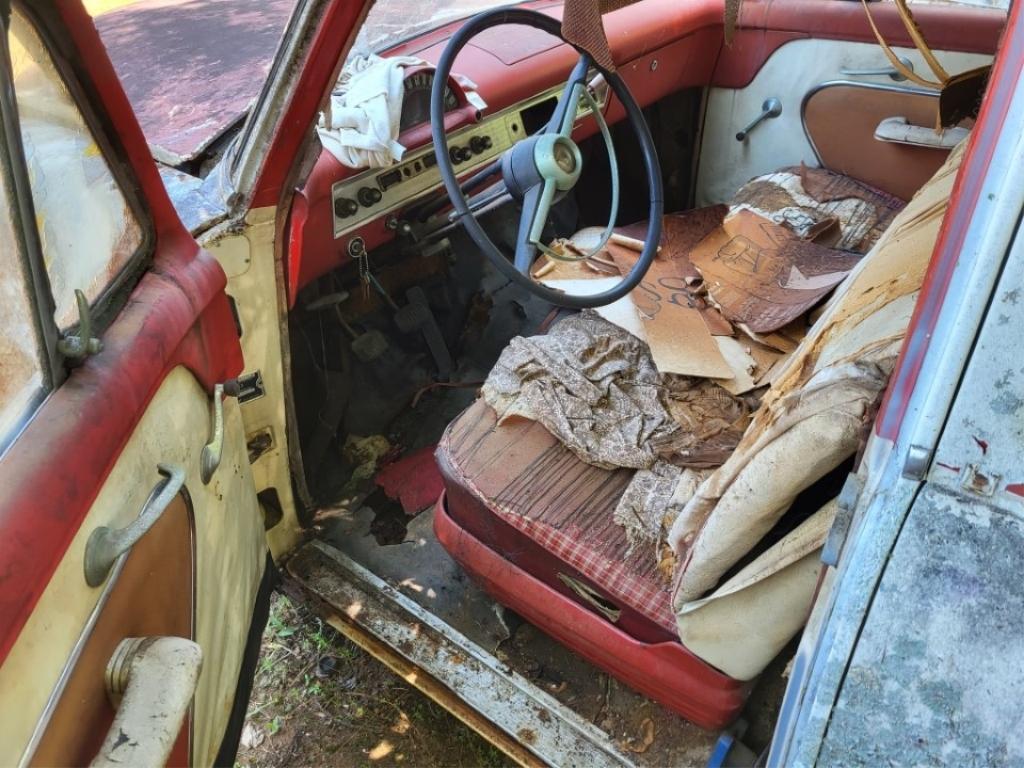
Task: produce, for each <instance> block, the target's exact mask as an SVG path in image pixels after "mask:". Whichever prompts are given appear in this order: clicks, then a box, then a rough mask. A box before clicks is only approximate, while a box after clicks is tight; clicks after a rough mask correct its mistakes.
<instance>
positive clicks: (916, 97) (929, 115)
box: [800, 80, 949, 200]
mask: <svg viewBox="0 0 1024 768" xmlns="http://www.w3.org/2000/svg"><path fill="white" fill-rule="evenodd" d="M938 99H939V94H938V92H937V91H931V90H924V89H919V88H907V87H899V86H890V85H881V84H875V83H856V82H850V81H846V80H834V81H831V82H826V83H822V84H821V85H819V86H818V87H816V88H814V89H812V90H811V91H809V92H808V93H807V95H806V96H805V97H804V101H803V104H802V105H801V110H800V111H801V121H802V123H803V128H804V133H805V134H806V135H807V140H808V141H809V142H810V144H811V148H812V149H813V150H814V153H815V155H816V156H817V158H818V162H819V163H820V164H821V166H822V167H823V168H828V169H829V170H830V171H835V172H836V173H842V174H845V175H847V176H852V177H853V178H855V179H857V180H859V181H863V182H864V183H865V184H870V185H871V186H873V187H876V188H878V189H880V190H882V191H883V192H888V193H889V194H891V195H895V196H896V197H898V198H900V199H902V200H909V199H910V198H911V197H913V195H914V193H915V192H916V191H917V190H918V189H920V188H921V186H922V185H924V183H925V182H926V181H928V179H930V178H931V177H932V176H933V175H934V174H935V172H936V171H937V170H938V169H939V168H940V167H941V166H942V164H943V163H944V162H945V160H946V158H947V157H948V156H949V150H948V149H943V148H933V147H923V146H910V145H907V144H897V143H892V142H885V141H879V140H878V139H876V138H875V130H876V129H877V128H878V125H879V123H881V122H882V121H883V120H885V119H887V118H890V117H903V118H906V119H907V121H908V122H909V123H910V124H911V125H922V126H931V125H934V123H935V115H936V114H937V110H938Z"/></svg>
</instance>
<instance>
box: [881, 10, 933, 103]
mask: <svg viewBox="0 0 1024 768" xmlns="http://www.w3.org/2000/svg"><path fill="white" fill-rule="evenodd" d="M861 4H862V5H863V6H864V13H866V14H867V17H868V24H870V25H871V31H872V32H874V33H875V39H876V40H877V41H878V45H879V46H880V47H881V48H882V52H883V53H884V54H885V57H886V58H887V59H888V60H889V63H890V64H892V66H893V69H895V70H896V71H897V72H899V73H900V74H901V75H903V77H905V78H906V79H907V80H909V81H910V82H912V83H917V84H918V85H923V86H924V87H925V88H942V85H943V83H942V82H935V81H932V80H926V79H925V78H923V77H921V76H920V75H918V74H917V73H916V72H914V70H912V69H910V67H907V66H905V65H904V64H903V62H902V61H900V57H899V56H897V55H896V53H895V52H894V51H893V49H892V48H890V47H889V44H888V43H887V42H885V38H883V37H882V33H881V32H879V31H878V27H877V26H876V25H875V20H874V18H873V17H872V16H871V9H870V8H869V7H868V2H867V0H861ZM911 36H913V33H911ZM919 50H920V49H919ZM929 53H930V51H929ZM922 55H923V54H922ZM933 58H934V57H933Z"/></svg>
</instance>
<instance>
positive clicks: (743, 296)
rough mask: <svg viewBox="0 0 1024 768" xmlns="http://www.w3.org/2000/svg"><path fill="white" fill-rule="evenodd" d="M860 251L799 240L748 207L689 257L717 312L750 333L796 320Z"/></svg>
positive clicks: (844, 272) (853, 262)
mask: <svg viewBox="0 0 1024 768" xmlns="http://www.w3.org/2000/svg"><path fill="white" fill-rule="evenodd" d="M859 259H860V255H858V254H849V253H842V252H837V251H834V250H832V249H830V248H825V247H823V246H820V245H817V244H815V243H811V242H807V241H805V240H801V239H799V238H798V237H797V236H796V235H794V234H793V233H792V232H791V231H790V230H788V229H786V228H784V227H781V226H779V225H777V224H774V223H772V222H771V221H769V220H767V219H765V218H763V217H761V216H758V215H757V214H755V213H752V212H750V211H746V210H744V211H739V212H737V213H735V214H733V215H732V216H730V217H728V218H727V219H726V220H725V221H724V222H723V223H722V225H721V226H720V227H719V228H718V229H716V230H715V231H714V232H712V233H711V234H710V235H708V236H707V237H706V238H704V240H702V241H701V242H700V244H699V245H697V246H696V247H695V248H694V249H693V250H692V251H691V253H690V261H691V262H692V263H693V265H694V266H695V267H696V268H697V269H698V270H700V273H701V274H702V275H703V277H704V281H705V285H706V286H707V289H708V293H709V295H710V296H711V298H712V300H713V301H714V303H715V304H717V305H718V307H719V308H720V309H721V310H722V313H723V314H724V315H725V316H726V317H727V318H728V319H730V320H732V321H733V322H736V323H742V324H744V325H746V326H747V327H748V328H750V330H752V331H753V332H755V333H768V332H770V331H774V330H777V329H779V328H782V327H783V326H785V325H787V324H788V323H790V322H792V321H793V320H795V319H796V318H797V317H799V316H800V315H802V314H803V313H804V312H806V311H807V310H808V309H810V308H811V307H812V306H814V305H815V304H816V303H818V302H819V301H820V300H821V299H822V298H824V296H825V294H827V293H828V292H829V291H830V290H831V289H832V288H833V287H835V286H836V285H838V284H839V283H840V282H841V281H842V280H843V278H844V277H846V275H847V273H848V272H849V271H850V270H851V269H852V268H853V267H854V265H856V263H857V261H859Z"/></svg>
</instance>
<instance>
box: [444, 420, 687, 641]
mask: <svg viewBox="0 0 1024 768" xmlns="http://www.w3.org/2000/svg"><path fill="white" fill-rule="evenodd" d="M438 454H439V460H440V463H441V466H442V469H444V470H445V474H446V475H447V476H448V477H447V481H448V482H449V483H451V482H456V483H458V485H459V486H460V487H461V488H462V489H463V490H465V491H466V492H468V493H469V494H471V495H472V497H473V498H474V499H475V500H476V501H477V502H478V504H477V506H478V507H479V508H481V509H486V510H487V511H489V512H490V514H493V515H495V516H497V517H498V518H500V519H501V520H502V521H504V522H505V523H507V524H508V525H509V526H511V527H512V528H514V529H515V530H516V531H518V532H520V533H521V534H522V535H523V536H524V537H525V538H526V539H528V540H529V541H531V542H533V543H534V544H536V545H537V546H538V547H540V548H542V549H543V550H544V551H545V552H546V553H548V554H550V555H552V556H553V557H554V558H556V559H557V560H558V561H559V562H561V563H564V564H565V565H566V566H567V567H568V569H571V570H572V571H575V572H577V573H579V574H581V575H582V576H583V577H585V579H586V581H588V582H589V585H588V586H592V587H594V588H596V589H597V590H598V591H599V592H600V593H603V595H604V596H606V597H607V598H608V599H609V600H611V601H612V602H613V603H615V604H616V605H617V606H618V607H620V608H623V609H630V610H632V611H633V612H635V613H636V614H638V615H639V616H641V617H643V618H644V619H646V620H647V621H648V622H650V623H652V624H654V625H656V626H657V627H659V628H661V629H662V630H664V631H665V632H667V633H670V635H671V636H672V637H675V635H676V619H675V614H674V613H673V612H672V609H671V604H670V599H669V584H668V583H667V582H665V581H664V580H663V578H662V576H661V575H660V574H659V573H658V571H657V558H656V554H655V552H654V551H653V549H652V548H647V549H634V550H633V551H630V548H629V544H628V542H627V540H626V533H625V530H624V529H623V528H622V527H621V526H619V525H617V524H616V523H614V522H613V521H612V512H613V511H614V509H615V506H616V504H617V503H618V500H619V498H620V497H621V496H622V493H623V491H624V490H625V488H626V486H627V485H628V484H629V481H630V479H631V477H632V474H633V470H627V469H617V470H606V469H600V468H598V467H594V466H591V465H589V464H586V463H585V462H583V461H581V460H580V459H578V458H577V457H576V456H575V454H573V453H572V452H570V451H569V450H568V449H566V448H565V447H564V446H563V445H562V444H561V443H560V442H559V441H558V440H557V439H556V438H555V437H553V436H552V435H551V433H549V432H548V431H547V430H546V429H545V428H544V427H543V426H541V425H540V424H537V423H536V422H531V421H525V420H517V421H515V422H514V423H508V424H505V425H502V426H498V424H497V419H496V416H495V413H494V411H493V410H492V409H491V408H490V407H489V406H487V405H486V404H485V403H484V402H483V401H482V400H478V401H477V402H476V403H474V404H473V405H472V406H470V407H469V408H468V409H467V410H466V411H465V412H464V413H463V414H462V415H461V416H459V417H458V418H457V419H456V420H455V421H454V422H453V423H452V424H451V426H449V428H448V431H447V432H446V433H445V435H444V437H443V438H442V440H441V443H440V445H439V446H438ZM484 543H486V544H491V543H490V542H484ZM534 575H535V576H538V577H540V578H542V580H545V581H549V582H550V581H552V578H551V577H552V576H554V575H555V574H534ZM554 586H557V584H556V585H554Z"/></svg>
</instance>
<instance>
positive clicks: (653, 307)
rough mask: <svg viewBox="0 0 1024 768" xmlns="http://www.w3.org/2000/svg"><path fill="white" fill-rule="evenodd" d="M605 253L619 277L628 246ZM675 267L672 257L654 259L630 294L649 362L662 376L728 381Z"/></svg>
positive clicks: (629, 255)
mask: <svg viewBox="0 0 1024 768" xmlns="http://www.w3.org/2000/svg"><path fill="white" fill-rule="evenodd" d="M608 252H609V253H610V254H611V255H612V258H614V259H615V263H616V264H618V265H619V270H620V271H621V272H623V273H625V272H628V271H629V270H630V269H632V267H633V264H635V263H636V260H637V254H636V252H635V251H632V250H630V249H628V248H623V247H621V246H617V245H613V244H611V243H609V244H608ZM680 263H681V262H680V260H678V259H660V258H658V259H655V260H654V261H653V262H652V263H651V268H650V269H649V270H648V271H647V275H646V276H645V278H644V280H643V281H642V282H641V283H640V285H639V286H638V287H636V288H634V289H633V290H632V291H631V292H630V297H631V298H632V300H633V304H634V306H635V307H636V310H637V312H638V314H639V316H640V320H641V321H642V323H643V327H644V336H645V337H646V339H647V344H648V346H649V347H650V348H651V357H653V358H654V364H655V365H656V366H658V370H659V371H661V372H662V373H675V374H679V375H680V376H698V377H701V378H713V379H729V378H732V375H733V373H732V369H731V368H730V367H729V365H728V363H726V361H725V358H723V357H722V354H721V352H719V351H718V345H717V344H716V343H715V338H714V337H713V336H712V335H711V331H710V330H708V324H707V323H706V322H704V318H703V316H702V315H701V312H700V310H699V309H698V308H697V307H696V306H695V301H694V297H693V295H692V294H691V292H690V289H689V287H688V286H687V284H686V280H685V277H684V276H683V274H682V273H681V272H680Z"/></svg>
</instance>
